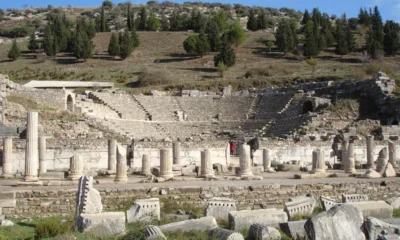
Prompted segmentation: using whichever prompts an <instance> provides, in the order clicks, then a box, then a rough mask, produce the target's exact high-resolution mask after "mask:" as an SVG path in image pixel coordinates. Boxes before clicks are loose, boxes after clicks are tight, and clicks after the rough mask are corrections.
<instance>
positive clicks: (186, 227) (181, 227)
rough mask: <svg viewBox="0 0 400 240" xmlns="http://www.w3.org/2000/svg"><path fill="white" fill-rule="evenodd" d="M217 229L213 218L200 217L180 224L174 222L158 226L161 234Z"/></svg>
mask: <svg viewBox="0 0 400 240" xmlns="http://www.w3.org/2000/svg"><path fill="white" fill-rule="evenodd" d="M216 227H218V225H217V221H216V220H215V218H214V217H211V216H208V217H202V218H199V219H191V220H186V221H182V222H174V223H169V224H165V225H162V226H160V229H161V231H162V232H164V233H167V232H177V231H181V232H188V231H210V230H211V229H214V228H216Z"/></svg>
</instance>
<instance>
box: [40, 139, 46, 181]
mask: <svg viewBox="0 0 400 240" xmlns="http://www.w3.org/2000/svg"><path fill="white" fill-rule="evenodd" d="M46 172H47V164H46V137H45V136H40V137H39V174H41V173H46Z"/></svg>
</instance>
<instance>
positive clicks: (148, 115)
mask: <svg viewBox="0 0 400 240" xmlns="http://www.w3.org/2000/svg"><path fill="white" fill-rule="evenodd" d="M132 99H133V100H134V101H135V102H136V103H137V104H138V105H139V106H140V108H141V109H142V110H143V112H145V113H146V119H145V120H151V118H152V116H151V114H150V113H149V111H147V109H146V108H145V107H144V106H143V104H142V103H141V102H140V101H139V100H138V99H137V98H136V97H135V96H134V95H132Z"/></svg>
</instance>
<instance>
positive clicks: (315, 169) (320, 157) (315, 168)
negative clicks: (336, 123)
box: [311, 149, 325, 173]
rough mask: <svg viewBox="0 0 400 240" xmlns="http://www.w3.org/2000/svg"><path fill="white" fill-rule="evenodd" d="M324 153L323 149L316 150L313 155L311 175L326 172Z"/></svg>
mask: <svg viewBox="0 0 400 240" xmlns="http://www.w3.org/2000/svg"><path fill="white" fill-rule="evenodd" d="M324 155H325V154H324V151H322V150H321V149H317V150H314V151H313V153H312V158H313V159H312V170H311V173H324V172H325V168H324V167H325V159H324V158H325V156H324Z"/></svg>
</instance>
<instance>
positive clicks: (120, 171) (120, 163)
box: [115, 145, 128, 183]
mask: <svg viewBox="0 0 400 240" xmlns="http://www.w3.org/2000/svg"><path fill="white" fill-rule="evenodd" d="M115 182H116V183H126V182H128V172H127V167H126V150H125V149H124V148H123V147H122V146H121V145H117V171H116V176H115Z"/></svg>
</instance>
